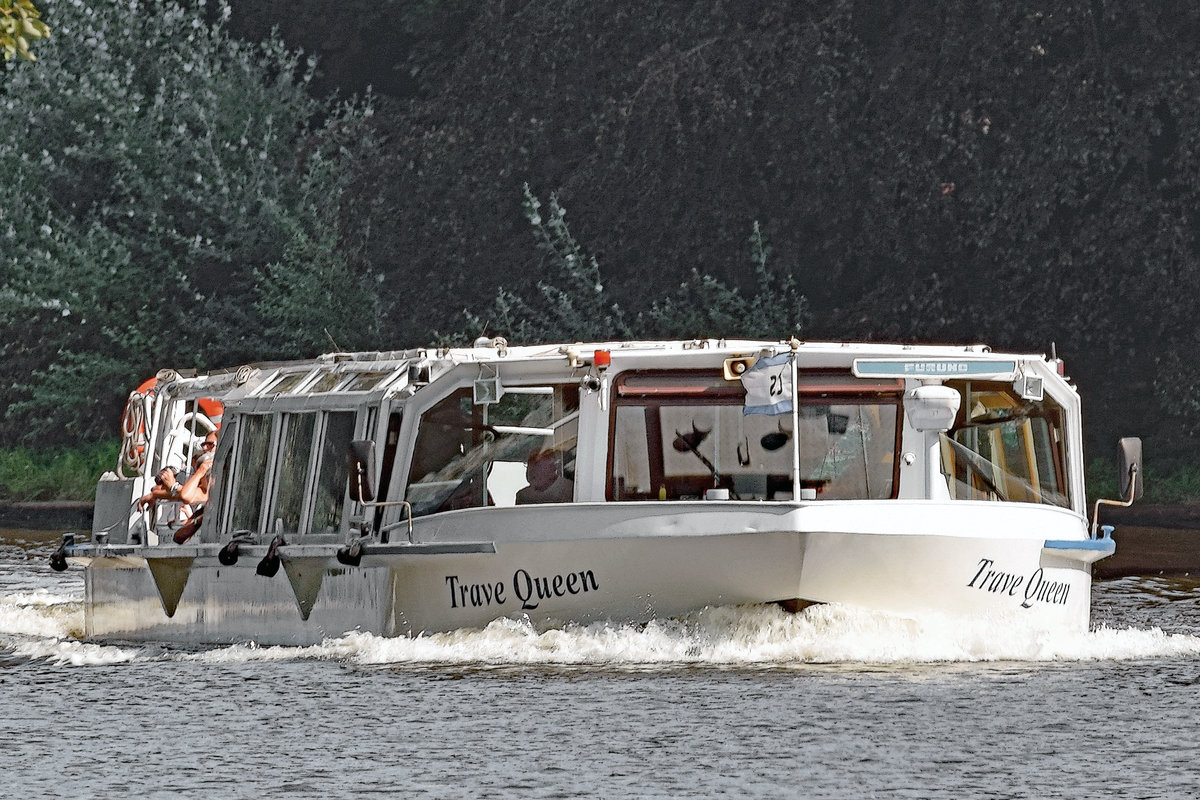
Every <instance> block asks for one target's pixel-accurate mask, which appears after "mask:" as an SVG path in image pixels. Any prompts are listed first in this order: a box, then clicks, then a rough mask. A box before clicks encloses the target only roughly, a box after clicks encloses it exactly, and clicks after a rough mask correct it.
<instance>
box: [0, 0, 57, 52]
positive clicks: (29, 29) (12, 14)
mask: <svg viewBox="0 0 1200 800" xmlns="http://www.w3.org/2000/svg"><path fill="white" fill-rule="evenodd" d="M41 17H42V14H41V12H40V11H38V10H37V8H36V7H34V5H33V3H32V2H31V0H0V52H3V53H4V60H5V61H9V60H11V59H12V58H13V57H15V56H20V57H21V58H23V59H25V60H26V61H37V56H35V55H34V54H33V52H32V51H31V50H30V49H29V46H30V44H31V43H32V42H34V41H36V40H37V39H47V38H49V37H50V27H49V26H48V25H46V23H44V22H42V19H41Z"/></svg>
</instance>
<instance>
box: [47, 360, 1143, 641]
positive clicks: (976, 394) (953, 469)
mask: <svg viewBox="0 0 1200 800" xmlns="http://www.w3.org/2000/svg"><path fill="white" fill-rule="evenodd" d="M140 389H141V390H140V391H138V392H136V393H135V394H134V395H132V396H131V400H130V409H131V412H132V413H130V414H127V419H126V424H125V425H124V428H125V435H126V445H125V446H124V447H123V449H122V452H123V453H124V454H125V463H124V465H123V467H122V468H121V469H119V470H118V471H117V472H115V473H109V474H107V475H106V476H105V477H104V479H102V480H101V481H100V483H99V485H98V489H97V495H96V511H95V516H94V523H93V530H92V534H91V537H90V539H89V540H87V541H83V540H82V539H83V537H79V539H80V540H78V541H77V540H76V539H75V537H73V536H68V537H64V541H63V545H62V547H60V548H59V550H58V551H57V552H56V553H55V554H54V557H53V558H52V565H53V566H55V567H56V568H58V569H65V568H66V567H67V565H68V564H69V563H76V564H81V565H83V567H84V569H85V573H84V574H85V586H86V631H85V634H86V636H87V637H90V638H98V639H120V640H159V641H179V642H188V643H221V642H239V641H254V642H258V643H264V644H266V643H283V644H301V643H313V642H319V641H321V640H322V639H324V638H326V637H336V636H339V635H342V634H343V633H345V632H348V631H365V632H370V633H373V634H379V635H384V636H404V635H417V634H420V633H423V632H433V631H445V630H453V629H459V628H465V627H480V626H484V625H486V624H487V623H488V622H490V621H491V620H493V619H496V618H499V617H509V618H515V619H527V620H528V621H529V624H530V625H531V626H533V627H534V628H535V629H539V630H541V629H547V628H550V627H554V626H560V625H563V624H566V623H589V622H594V621H603V620H612V621H615V622H637V621H644V620H648V619H651V618H656V617H670V616H673V615H679V614H683V613H686V612H689V611H693V610H696V609H701V608H703V607H706V606H712V605H736V604H757V603H780V604H783V605H784V606H785V607H787V608H789V609H800V608H804V607H806V606H808V605H810V604H814V603H840V604H844V605H846V606H852V607H859V608H864V609H871V610H877V611H882V612H887V613H891V614H896V615H901V616H906V617H916V618H919V617H921V616H923V615H933V614H937V615H950V616H951V617H954V618H963V619H979V620H994V621H996V622H997V623H998V624H1004V625H1023V626H1029V627H1030V628H1032V629H1036V630H1062V631H1075V632H1079V631H1086V630H1087V629H1088V625H1089V611H1090V592H1091V564H1092V563H1093V562H1094V561H1096V560H1097V559H1100V558H1103V557H1105V556H1107V555H1109V554H1111V553H1113V552H1114V544H1113V540H1112V537H1111V536H1110V535H1109V531H1107V530H1105V531H1103V532H1098V531H1097V530H1096V522H1095V519H1094V518H1093V520H1092V522H1091V524H1089V520H1088V514H1087V508H1086V500H1085V495H1084V479H1083V464H1084V459H1083V446H1082V437H1081V424H1080V403H1079V397H1078V394H1077V392H1076V389H1075V388H1074V386H1073V385H1072V384H1071V383H1070V381H1069V380H1068V379H1067V378H1065V377H1064V370H1063V367H1062V362H1061V361H1060V360H1059V359H1057V358H1056V357H1054V356H1053V355H1051V356H1049V357H1047V356H1044V355H1019V354H999V353H994V352H992V351H991V350H990V349H989V348H987V347H985V346H981V345H971V346H947V345H939V346H910V345H882V344H852V343H812V342H799V341H796V340H791V341H778V342H772V341H743V340H699V341H653V342H607V343H592V344H585V343H576V344H568V345H559V344H553V345H544V346H520V347H517V346H511V347H510V346H509V345H508V344H507V343H506V342H505V341H504V340H502V339H483V340H479V341H477V342H475V343H474V346H471V347H463V348H447V349H434V348H424V349H413V350H405V351H393V352H371V353H331V354H327V355H323V356H321V357H319V358H316V359H312V360H306V361H295V362H287V363H272V364H256V365H248V366H241V367H238V368H236V369H230V370H223V371H214V372H211V373H207V374H194V373H190V374H189V373H184V372H182V371H175V370H170V369H168V370H163V371H162V372H160V373H159V374H158V376H157V379H156V380H155V381H154V382H152V383H151V384H147V385H145V386H143V387H140ZM214 417H218V418H216V419H214ZM131 418H132V419H131ZM218 426H219V434H218V439H217V447H216V452H215V462H214V467H213V469H212V474H211V481H210V488H209V497H208V501H207V504H206V506H205V509H206V510H205V513H204V517H203V520H204V521H203V524H202V525H200V527H199V532H198V533H197V534H196V535H195V536H194V537H192V538H191V539H189V540H187V541H186V542H184V543H183V544H176V542H175V539H176V538H177V537H176V534H177V533H178V532H179V531H178V525H179V520H180V517H179V505H178V504H177V503H173V502H159V503H157V504H156V506H155V507H154V510H153V512H149V511H139V510H138V508H137V499H138V498H139V497H140V496H142V495H143V494H145V493H147V492H148V491H149V490H150V489H151V487H152V486H153V481H154V476H155V475H156V474H157V472H158V471H159V470H160V468H162V467H163V466H177V465H181V464H185V463H187V462H188V461H189V460H190V459H191V457H192V456H193V449H194V448H195V447H197V446H198V442H199V441H200V436H201V435H202V434H204V433H205V432H206V431H208V430H210V429H217V428H218ZM210 438H211V437H210ZM1122 452H1123V453H1124V460H1123V462H1122V466H1121V470H1122V472H1121V474H1122V477H1123V479H1124V480H1123V487H1122V496H1123V497H1126V496H1127V497H1128V499H1127V500H1123V501H1114V502H1122V503H1125V502H1130V501H1131V500H1132V497H1133V496H1134V495H1136V494H1137V493H1138V492H1140V470H1139V462H1140V442H1139V441H1137V440H1123V450H1122ZM1096 511H1097V512H1098V511H1099V505H1097V507H1096Z"/></svg>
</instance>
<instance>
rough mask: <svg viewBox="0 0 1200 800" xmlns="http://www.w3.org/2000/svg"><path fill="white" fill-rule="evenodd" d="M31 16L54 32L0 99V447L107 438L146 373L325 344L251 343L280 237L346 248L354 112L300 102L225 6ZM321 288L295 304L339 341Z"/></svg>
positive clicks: (264, 318)
mask: <svg viewBox="0 0 1200 800" xmlns="http://www.w3.org/2000/svg"><path fill="white" fill-rule="evenodd" d="M47 4H48V6H49V7H50V9H51V10H52V11H53V12H54V14H55V20H56V25H57V26H58V32H59V34H60V35H59V36H56V37H55V38H54V39H53V40H50V41H48V42H45V43H44V46H43V47H42V48H41V51H40V55H41V56H42V58H41V60H40V62H39V68H38V69H36V70H16V71H10V73H9V74H8V79H7V81H6V82H5V84H4V85H3V86H2V87H0V92H2V96H0V102H3V104H4V106H5V112H4V114H2V115H0V185H3V186H4V187H5V202H4V203H3V204H2V205H0V408H4V409H6V410H5V412H4V413H5V416H4V427H3V429H0V431H2V435H0V441H2V442H5V443H15V442H33V441H37V442H39V443H47V442H74V441H78V440H80V439H85V440H86V439H95V438H98V437H101V436H104V435H111V432H112V431H113V430H114V429H115V426H116V424H117V420H118V415H119V411H120V406H121V404H122V402H123V400H124V396H125V394H126V393H127V392H128V391H129V390H130V389H131V388H132V387H133V386H135V385H136V384H137V383H139V382H140V381H141V380H142V379H144V378H145V377H147V376H149V375H152V374H153V373H154V372H155V371H156V370H157V368H159V367H162V366H175V367H200V368H205V367H212V366H218V365H220V366H225V365H229V364H234V363H239V362H242V361H247V360H251V359H254V360H258V359H262V358H270V357H281V356H299V355H311V354H313V353H314V352H315V351H318V350H321V349H329V348H328V345H327V339H326V337H325V335H324V334H323V333H322V334H321V336H320V338H318V337H317V336H316V335H315V333H314V334H313V335H311V336H308V337H303V336H298V335H293V336H291V337H289V338H278V337H275V338H272V337H270V336H264V334H263V331H264V330H268V331H269V330H271V329H272V328H273V326H274V328H278V327H279V323H278V322H277V321H276V320H275V318H274V317H273V315H274V314H275V313H276V312H277V311H278V312H279V313H280V314H281V315H284V317H281V319H282V318H287V319H291V317H288V316H287V315H289V314H294V313H296V311H295V308H294V307H288V308H280V307H279V306H277V305H276V304H274V303H272V302H270V298H271V292H272V291H275V290H276V288H277V287H287V286H296V285H297V284H298V283H299V282H298V281H297V280H296V279H295V278H294V276H293V275H292V274H291V271H292V270H293V269H294V268H295V267H296V266H297V264H296V260H295V253H296V251H295V250H294V248H295V243H296V242H297V241H309V242H317V243H320V245H321V247H322V248H324V250H325V251H326V252H337V251H338V250H339V246H338V245H339V243H341V242H343V241H344V242H348V243H351V244H352V243H353V242H354V241H358V240H359V239H361V235H362V234H356V233H354V232H353V231H352V230H351V228H352V227H353V226H354V225H355V224H356V222H357V220H356V219H355V218H354V217H353V216H339V214H338V213H337V212H338V209H340V208H341V207H342V203H341V201H340V199H339V198H340V197H341V195H342V194H343V193H344V192H345V191H346V187H347V186H348V185H349V184H350V183H351V182H352V181H353V180H354V179H355V176H357V175H358V174H359V171H360V164H359V161H360V159H361V157H362V155H363V153H364V152H366V151H367V150H369V148H370V147H371V142H372V141H373V139H374V133H373V122H372V118H371V109H370V107H369V105H367V104H365V103H353V104H340V105H336V106H333V105H329V104H325V103H322V102H319V101H316V100H314V99H313V98H312V97H311V96H310V95H309V94H308V92H307V91H306V89H307V86H308V82H309V80H310V79H311V75H312V70H313V68H314V64H313V62H311V61H309V62H305V60H304V59H303V58H302V57H301V55H300V54H298V53H294V52H290V51H288V50H287V49H286V48H285V47H284V46H283V45H282V43H280V42H279V41H278V40H276V39H270V40H268V41H266V42H264V43H262V44H248V43H243V42H238V41H236V40H234V39H232V38H230V36H229V34H228V32H227V30H226V27H225V25H226V22H225V20H226V18H227V17H228V7H227V6H224V5H221V6H218V8H217V9H216V12H215V13H214V14H212V16H211V17H210V18H207V19H206V18H205V16H203V14H202V11H203V9H200V10H197V9H193V8H189V7H185V6H182V5H177V4H175V3H146V4H143V3H139V2H136V1H135V2H130V3H119V4H117V3H114V4H100V5H98V6H88V5H87V4H83V3H71V2H53V3H51V2H50V0H47ZM343 224H345V225H346V226H347V229H346V230H347V232H345V233H343V231H342V230H341V228H340V226H341V225H343ZM353 251H354V247H353V246H352V247H350V248H348V252H353ZM339 257H340V258H342V261H341V264H342V268H343V269H344V270H346V271H347V273H348V274H349V273H354V272H355V271H357V270H359V269H361V268H362V265H361V264H360V263H359V262H357V261H355V260H354V259H353V258H352V257H349V256H339ZM269 265H271V266H269ZM264 276H268V278H267V280H266V281H264ZM351 283H352V281H346V282H345V283H344V284H343V285H349V284H351ZM338 291H339V287H337V286H330V287H327V291H325V292H324V293H322V294H320V295H311V296H309V297H308V298H307V302H308V304H309V308H310V309H311V310H312V313H313V314H314V315H316V316H319V315H322V314H324V315H325V318H326V322H325V326H324V327H328V328H329V329H330V335H332V336H333V337H334V338H338V339H340V338H342V336H343V333H344V332H343V330H341V329H339V328H338V323H337V322H334V321H331V320H330V319H329V316H328V313H327V312H328V310H329V309H330V308H331V307H335V306H336V305H337V302H338V300H337V298H338V296H339V295H338ZM351 302H353V303H358V302H359V297H358V296H357V295H355V297H354V298H353V300H352V301H351ZM340 320H341V324H343V325H345V326H347V327H348V328H349V326H351V325H352V324H353V320H351V319H349V318H348V315H346V314H342V315H341V316H340ZM353 330H354V331H357V330H359V329H358V328H357V327H355V328H354V329H353ZM346 338H351V337H350V336H347V337H346Z"/></svg>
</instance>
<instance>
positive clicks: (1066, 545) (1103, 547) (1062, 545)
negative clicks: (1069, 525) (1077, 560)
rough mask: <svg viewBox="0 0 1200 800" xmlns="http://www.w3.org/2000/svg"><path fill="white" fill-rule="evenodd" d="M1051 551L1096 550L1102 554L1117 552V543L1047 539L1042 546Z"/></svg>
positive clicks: (1099, 540)
mask: <svg viewBox="0 0 1200 800" xmlns="http://www.w3.org/2000/svg"><path fill="white" fill-rule="evenodd" d="M1042 546H1043V547H1045V548H1047V549H1049V550H1096V551H1098V552H1101V553H1115V552H1117V543H1116V542H1114V541H1113V540H1112V539H1047V540H1046V543H1045V544H1044V545H1042Z"/></svg>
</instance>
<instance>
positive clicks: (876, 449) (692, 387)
mask: <svg viewBox="0 0 1200 800" xmlns="http://www.w3.org/2000/svg"><path fill="white" fill-rule="evenodd" d="M799 384H800V392H799V403H800V404H799V409H798V416H799V420H800V428H799V442H800V475H801V487H802V488H809V489H813V490H814V491H815V492H816V495H817V497H818V498H820V499H855V498H888V497H894V496H895V492H896V486H897V480H896V473H897V464H896V458H895V453H896V449H897V445H898V442H899V438H898V437H899V426H898V424H897V422H898V419H899V409H900V395H901V385H900V384H899V382H896V381H883V382H879V381H871V380H860V379H856V378H854V377H853V376H850V375H848V374H845V373H825V372H802V373H801V375H800V381H799ZM744 405H745V391H744V390H743V388H742V385H741V383H740V382H739V381H728V380H725V379H724V377H723V376H722V375H721V374H720V373H713V372H670V373H659V372H644V373H627V374H625V375H622V376H621V377H620V378H618V380H617V384H616V397H615V400H614V406H615V407H614V413H613V416H612V420H613V422H612V447H611V448H610V455H609V460H610V471H609V486H608V497H609V499H612V500H657V499H664V500H695V499H700V498H702V497H703V496H704V493H705V491H706V490H708V489H714V488H718V489H728V490H729V493H730V497H732V498H735V499H743V500H751V499H753V500H781V499H788V498H791V496H792V491H793V481H792V465H793V455H792V442H793V439H794V437H795V436H796V431H794V430H793V429H792V415H791V414H790V413H786V414H782V415H779V416H768V415H761V414H751V415H746V414H744V413H743V408H744Z"/></svg>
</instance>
